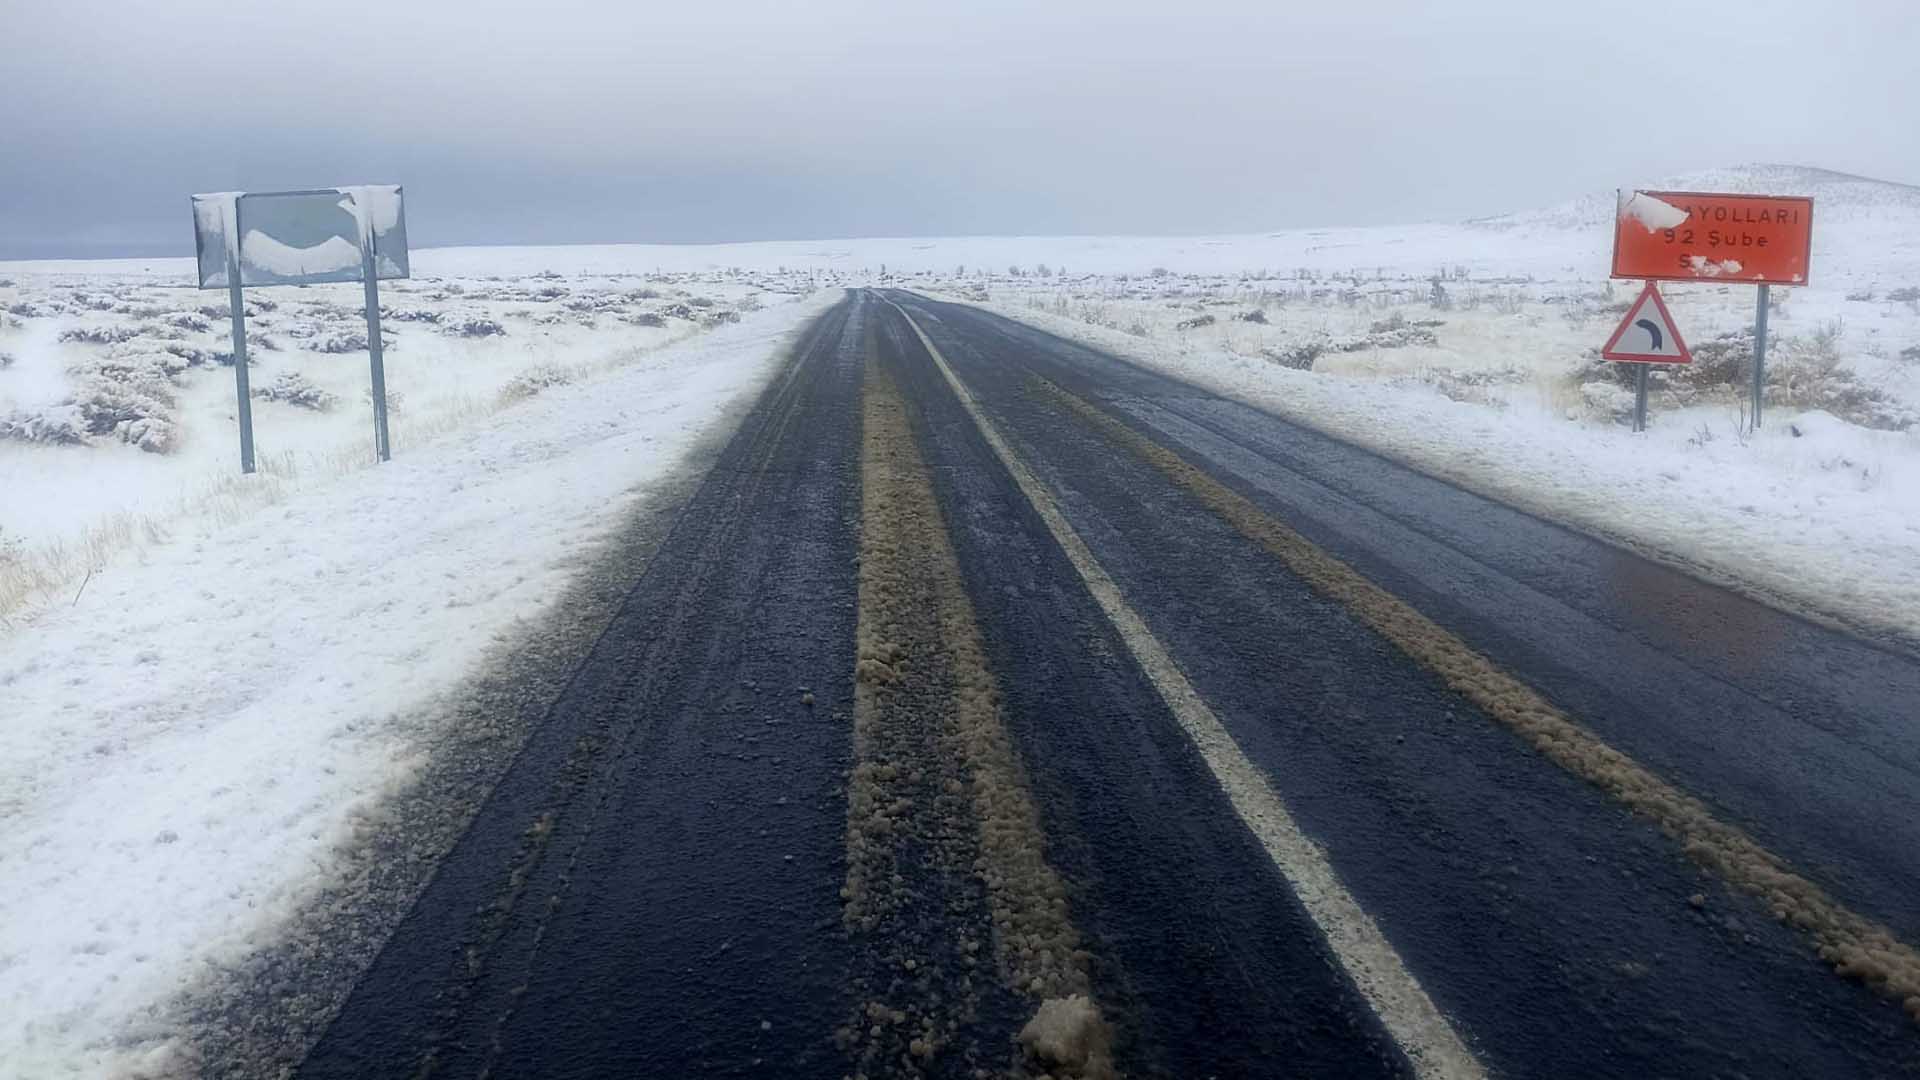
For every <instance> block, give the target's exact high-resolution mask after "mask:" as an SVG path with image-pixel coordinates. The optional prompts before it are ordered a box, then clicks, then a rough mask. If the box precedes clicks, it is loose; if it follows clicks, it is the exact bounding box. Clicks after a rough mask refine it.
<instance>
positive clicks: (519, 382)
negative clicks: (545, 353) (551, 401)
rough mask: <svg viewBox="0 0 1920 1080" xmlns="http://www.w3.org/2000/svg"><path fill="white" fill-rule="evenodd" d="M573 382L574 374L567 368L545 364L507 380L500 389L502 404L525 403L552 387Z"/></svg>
mask: <svg viewBox="0 0 1920 1080" xmlns="http://www.w3.org/2000/svg"><path fill="white" fill-rule="evenodd" d="M572 381H573V373H572V372H570V371H568V370H567V369H566V368H563V367H558V366H555V365H553V364H545V365H542V366H540V367H537V368H532V369H530V370H527V371H523V372H521V373H520V374H518V375H515V376H514V377H513V378H511V379H509V380H507V385H505V386H503V387H501V388H500V403H501V404H502V405H510V404H512V403H513V402H516V401H524V400H526V399H527V398H530V397H532V396H534V395H535V394H538V393H539V392H540V391H542V390H545V389H547V388H548V387H551V386H565V385H567V384H568V383H570V382H572Z"/></svg>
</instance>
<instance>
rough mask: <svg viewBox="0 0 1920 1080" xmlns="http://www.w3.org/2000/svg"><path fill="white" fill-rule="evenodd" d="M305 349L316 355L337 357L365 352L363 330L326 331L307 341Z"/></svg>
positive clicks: (365, 335) (365, 337)
mask: <svg viewBox="0 0 1920 1080" xmlns="http://www.w3.org/2000/svg"><path fill="white" fill-rule="evenodd" d="M307 348H309V349H311V350H313V351H314V352H317V353H328V354H331V355H338V354H340V353H355V352H366V351H367V332H366V331H365V330H327V331H323V332H321V333H319V334H315V335H314V336H313V337H311V338H308V339H307Z"/></svg>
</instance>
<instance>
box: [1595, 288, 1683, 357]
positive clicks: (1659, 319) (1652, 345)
mask: <svg viewBox="0 0 1920 1080" xmlns="http://www.w3.org/2000/svg"><path fill="white" fill-rule="evenodd" d="M1600 355H1601V357H1602V358H1604V359H1607V360H1623V361H1626V362H1628V363H1635V364H1691V363H1693V353H1692V352H1690V351H1689V350H1688V349H1687V343H1686V342H1685V341H1682V340H1681V339H1680V328H1679V327H1677V326H1675V325H1673V315H1672V313H1670V312H1669V311H1667V302H1666V301H1665V300H1662V299H1661V298H1660V290H1659V289H1657V288H1655V287H1654V284H1653V282H1651V281H1649V282H1647V287H1646V288H1645V289H1643V290H1641V292H1640V296H1639V298H1637V299H1636V300H1634V302H1633V303H1632V304H1631V305H1630V306H1629V307H1628V308H1627V314H1626V317H1625V318H1623V319H1621V320H1620V325H1619V326H1618V327H1616V328H1614V331H1613V336H1612V337H1610V338H1608V339H1607V344H1606V347H1605V348H1603V349H1601V350H1600Z"/></svg>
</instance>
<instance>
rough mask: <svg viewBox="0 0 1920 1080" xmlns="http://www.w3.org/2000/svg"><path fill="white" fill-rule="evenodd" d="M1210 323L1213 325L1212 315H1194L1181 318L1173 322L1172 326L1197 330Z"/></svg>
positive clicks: (1178, 328)
mask: <svg viewBox="0 0 1920 1080" xmlns="http://www.w3.org/2000/svg"><path fill="white" fill-rule="evenodd" d="M1212 325H1213V316H1211V315H1195V316H1194V317H1193V318H1191V319H1181V320H1180V321H1179V322H1177V323H1174V324H1173V328H1174V329H1175V330H1198V329H1200V328H1201V327H1203V326H1212Z"/></svg>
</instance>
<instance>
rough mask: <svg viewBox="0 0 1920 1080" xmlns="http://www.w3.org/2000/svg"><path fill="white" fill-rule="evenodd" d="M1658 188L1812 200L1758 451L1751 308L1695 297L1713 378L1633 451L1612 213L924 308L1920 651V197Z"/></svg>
mask: <svg viewBox="0 0 1920 1080" xmlns="http://www.w3.org/2000/svg"><path fill="white" fill-rule="evenodd" d="M1660 186H1672V187H1686V188H1693V189H1720V190H1767V189H1772V190H1776V191H1784V192H1788V193H1805V192H1811V193H1812V194H1814V195H1815V197H1816V214H1817V215H1818V217H1817V218H1816V221H1817V222H1818V224H1817V225H1816V230H1815V255H1814V263H1813V284H1812V285H1811V286H1809V287H1804V288H1794V289H1783V288H1779V287H1776V288H1775V289H1774V290H1773V299H1774V304H1773V307H1772V309H1771V312H1770V319H1769V324H1770V325H1769V331H1770V348H1769V352H1768V357H1769V360H1768V369H1769V376H1770V377H1769V387H1768V405H1767V410H1766V412H1765V419H1764V423H1763V424H1762V426H1761V427H1760V429H1759V431H1757V432H1755V431H1753V430H1751V425H1750V423H1749V418H1748V417H1747V415H1746V414H1747V406H1746V400H1747V393H1746V380H1747V378H1748V377H1749V375H1748V373H1749V371H1750V368H1749V364H1750V362H1751V355H1752V341H1751V337H1750V336H1744V335H1747V334H1748V331H1749V328H1750V327H1751V324H1752V321H1753V317H1754V304H1755V295H1756V293H1755V290H1754V289H1753V288H1752V287H1750V286H1738V285H1724V284H1707V283H1702V284H1673V285H1669V286H1667V287H1666V288H1664V290H1663V291H1664V293H1665V295H1666V296H1667V298H1668V304H1669V306H1670V307H1671V308H1672V310H1673V313H1674V317H1675V319H1676V320H1677V321H1678V323H1679V325H1680V328H1681V330H1682V332H1683V334H1684V335H1685V336H1686V337H1687V339H1688V341H1689V344H1690V345H1692V347H1693V348H1694V351H1695V353H1696V355H1697V357H1698V360H1697V363H1696V365H1695V366H1694V368H1693V369H1691V370H1690V371H1688V372H1686V373H1684V374H1681V375H1678V376H1669V375H1668V374H1666V373H1665V372H1662V373H1660V374H1657V375H1656V377H1655V387H1654V392H1653V394H1652V400H1651V407H1650V425H1649V430H1648V431H1647V432H1645V433H1643V434H1638V435H1636V434H1634V433H1633V432H1632V431H1631V430H1630V428H1629V427H1628V426H1627V424H1626V419H1627V416H1628V414H1629V411H1630V409H1631V406H1632V394H1631V392H1630V391H1628V390H1627V388H1626V386H1625V384H1624V379H1622V378H1621V377H1620V376H1621V374H1622V372H1621V366H1620V365H1611V364H1607V363H1605V362H1602V361H1599V360H1598V358H1597V353H1598V349H1599V346H1600V345H1601V344H1602V343H1603V342H1604V341H1605V339H1606V337H1607V335H1608V333H1609V332H1610V331H1611V330H1612V329H1613V327H1614V325H1615V324H1616V322H1617V321H1618V320H1619V318H1620V317H1621V315H1622V314H1624V312H1625V310H1626V307H1627V304H1628V303H1629V302H1630V301H1631V299H1632V298H1633V296H1634V295H1635V292H1636V287H1637V283H1630V282H1621V283H1612V284H1610V283H1609V282H1608V281H1607V280H1606V275H1607V269H1608V251H1609V243H1610V236H1611V233H1610V228H1611V220H1612V218H1611V214H1612V209H1613V203H1614V200H1613V197H1612V195H1611V194H1607V195H1604V196H1593V197H1589V198H1585V199H1580V200H1575V201H1574V202H1571V203H1567V204H1564V205H1562V206H1558V207H1554V208H1551V209H1548V210H1544V211H1538V212H1533V213H1526V214H1514V215H1509V216H1507V217H1505V218H1501V219H1497V220H1495V221H1493V222H1490V223H1483V224H1474V225H1466V226H1435V227H1429V228H1425V229H1420V230H1403V231H1401V235H1400V236H1399V237H1398V239H1399V240H1400V241H1401V243H1400V244H1399V245H1398V247H1399V250H1398V251H1396V250H1394V249H1395V247H1396V244H1395V243H1394V242H1393V241H1392V240H1390V239H1388V238H1387V236H1386V235H1385V234H1386V233H1387V232H1389V231H1388V230H1375V229H1368V230H1352V231H1349V232H1344V233H1340V232H1325V233H1314V234H1306V235H1297V236H1294V237H1292V240H1293V242H1294V243H1295V244H1296V247H1295V248H1294V250H1293V251H1292V252H1291V253H1288V252H1282V251H1278V250H1276V249H1275V245H1276V244H1277V243H1278V242H1279V240H1280V239H1281V238H1280V237H1278V236H1273V237H1265V238H1261V239H1260V240H1259V241H1257V242H1256V241H1249V243H1248V245H1247V246H1248V247H1249V248H1250V249H1257V250H1258V251H1259V252H1260V255H1261V262H1260V263H1259V264H1256V265H1251V266H1249V267H1248V268H1244V269H1241V270H1239V271H1235V272H1218V271H1214V270H1178V269H1172V268H1167V267H1161V268H1157V269H1154V268H1150V269H1147V270H1145V271H1144V272H1141V271H1138V270H1136V271H1134V272H1130V273H1126V274H1110V273H1099V274H1092V273H1085V274H1083V273H1078V272H1074V271H1069V272H1068V273H1066V274H1063V273H1061V271H1060V270H1059V268H1058V266H1057V265H1053V266H1048V267H1047V268H1046V271H1045V272H1044V273H1042V272H1041V270H1040V269H1039V268H1037V267H1035V266H1026V267H1021V268H1019V273H1018V274H1017V275H1014V274H1010V273H1008V272H1006V271H1005V270H1002V271H1000V272H998V273H993V274H974V275H971V276H969V277H967V278H965V279H948V280H946V281H940V280H937V279H935V278H933V277H929V278H926V279H924V280H925V283H926V284H927V286H928V287H929V289H930V291H935V292H942V293H945V294H946V295H948V296H951V297H954V298H958V299H970V300H972V301H974V302H977V303H981V304H982V305H983V306H986V307H988V308H991V309H993V310H997V311H999V312H1001V313H1002V314H1006V315H1009V316H1012V317H1014V318H1018V319H1022V320H1024V321H1027V322H1030V323H1033V324H1035V325H1037V326H1040V327H1041V328H1043V329H1047V330H1050V331H1053V332H1055V333H1059V334H1062V335H1063V336H1068V337H1073V338H1076V339H1079V340H1082V341H1084V342H1086V343H1088V344H1090V345H1094V346H1096V347H1099V348H1103V349H1106V350H1108V351H1110V352H1113V353H1116V354H1118V355H1121V356H1125V357H1128V358H1129V359H1132V360H1134V361H1136V362H1138V363H1141V364H1143V365H1146V366H1149V367H1153V368H1157V369H1160V370H1163V371H1167V372H1170V373H1172V374H1174V375H1176V376H1179V377H1180V378H1183V379H1186V380H1188V381H1190V382H1193V383H1196V384H1198V385H1202V386H1205V387H1208V388H1211V389H1214V390H1216V391H1218V392H1221V393H1225V394H1228V395H1232V396H1235V397H1239V398H1241V399H1244V400H1246V401H1248V402H1250V403H1252V404H1254V405H1257V406H1259V407H1261V408H1263V409H1267V410H1270V411H1273V412H1275V413H1278V414H1280V415H1284V416H1287V417H1290V418H1293V419H1295V420H1298V421H1301V422H1303V423H1306V424H1309V425H1312V426H1314V427H1317V428H1320V429H1322V430H1325V431H1328V432H1330V433H1332V434H1335V435H1337V436H1340V437H1342V438H1345V439H1348V440H1350V441H1354V442H1357V443H1359V444H1361V445H1364V446H1367V447H1370V448H1373V449H1375V450H1378V451H1381V452H1383V453H1386V454H1388V455H1389V456H1392V457H1396V458H1398V459H1401V460H1403V461H1406V462H1409V463H1411V464H1413V465H1414V466H1416V467H1418V468H1420V469H1422V470H1424V471H1427V472H1429V473H1432V474H1435V475H1439V476H1443V477H1446V478H1449V479H1452V480H1454V481H1456V482H1459V483H1461V484H1463V485H1465V486H1467V487H1470V488H1473V489H1476V490H1479V491H1482V492H1485V493H1487V494H1490V495H1492V496H1494V497H1496V498H1499V499H1501V500H1503V501H1506V502H1509V503H1512V504H1514V505H1518V506H1521V507H1524V508H1526V509H1529V510H1532V511H1534V512H1537V513H1539V514H1541V515H1542V516H1545V517H1549V518H1553V519H1557V520H1560V521H1564V522H1567V523H1569V524H1572V525H1574V526H1576V527H1579V528H1581V529H1584V530H1586V531H1588V532H1591V533H1595V534H1598V535H1601V536H1605V537H1608V538H1611V539H1614V540H1616V541H1618V542H1621V543H1623V544H1625V545H1628V546H1631V547H1634V548H1636V549H1639V550H1642V551H1646V552H1648V553H1650V554H1653V555H1655V556H1657V557H1660V558H1664V559H1666V560H1668V561H1672V562H1674V563H1677V564H1679V565H1682V566H1685V567H1689V568H1691V569H1693V570H1694V571H1695V572H1698V573H1702V574H1704V575H1706V576H1709V577H1712V578H1715V579H1717V580H1721V581H1723V582H1726V583H1729V584H1732V585H1734V586H1736V587H1739V588H1741V589H1743V590H1744V591H1747V592H1749V593H1751V594H1753V595H1756V596H1759V597H1762V598H1764V599H1767V600H1769V601H1771V602H1774V603H1777V604H1781V605H1783V606H1787V607H1790V608H1793V609H1795V610H1800V611H1804V612H1806V613H1808V614H1811V615H1814V616H1816V617H1826V618H1828V619H1831V620H1835V621H1838V622H1841V623H1843V624H1845V625H1849V626H1852V627H1854V628H1857V629H1860V630H1862V631H1865V632H1868V633H1870V634H1874V635H1876V636H1885V637H1887V638H1889V639H1891V640H1897V641H1901V642H1904V643H1905V644H1906V645H1907V646H1908V647H1913V646H1915V645H1916V644H1920V189H1915V188H1908V187H1903V186H1900V185H1891V184H1882V183H1877V182H1871V181H1859V180H1857V179H1855V178H1845V177H1831V176H1827V175H1823V174H1808V173H1806V172H1805V171H1794V170H1779V169H1760V170H1753V171H1752V172H1751V173H1749V172H1746V171H1738V170H1720V171H1716V172H1714V173H1711V174H1703V175H1700V176H1694V177H1681V178H1677V179H1675V180H1672V181H1669V182H1668V183H1667V184H1664V185H1660ZM1336 237H1337V238H1338V240H1337V243H1336V241H1335V238H1336ZM1322 240H1325V241H1327V243H1325V244H1323V243H1320V242H1319V241H1322ZM1529 249H1533V250H1535V251H1536V252H1537V254H1536V256H1534V257H1532V258H1531V259H1529V258H1528V257H1527V255H1526V252H1527V250H1529ZM1289 256H1291V257H1289Z"/></svg>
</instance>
